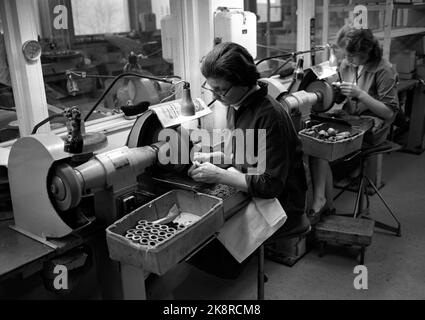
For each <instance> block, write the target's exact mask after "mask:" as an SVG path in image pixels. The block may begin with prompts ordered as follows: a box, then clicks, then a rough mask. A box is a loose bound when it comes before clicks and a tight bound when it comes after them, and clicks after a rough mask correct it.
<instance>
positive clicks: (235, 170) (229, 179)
mask: <svg viewBox="0 0 425 320" xmlns="http://www.w3.org/2000/svg"><path fill="white" fill-rule="evenodd" d="M201 71H202V74H203V76H204V77H205V78H206V85H208V86H209V88H207V87H206V88H207V89H209V90H211V91H212V92H213V94H214V98H216V99H217V100H219V101H221V102H222V103H223V104H225V105H227V106H228V107H229V112H228V114H229V115H232V116H231V117H230V116H229V118H231V119H232V122H233V123H231V124H230V126H232V127H234V128H235V129H240V130H243V131H244V132H246V130H249V129H256V130H257V129H265V132H266V142H265V148H264V150H265V154H263V155H258V156H259V157H260V158H261V156H264V159H265V170H264V172H263V173H258V174H249V172H250V169H252V168H253V165H251V164H249V163H247V162H246V161H245V163H239V162H238V163H237V161H236V160H237V159H238V158H239V157H238V156H237V154H238V148H243V149H244V148H245V146H243V145H237V146H236V145H234V146H233V148H234V149H233V154H234V155H236V156H234V157H233V165H232V167H231V168H229V169H227V170H226V169H223V168H220V167H218V166H216V165H214V164H212V163H211V162H208V160H209V159H210V155H209V154H207V155H205V154H200V155H198V156H197V157H196V158H195V159H194V160H195V161H197V162H199V163H197V164H196V165H194V166H193V167H192V168H191V169H190V170H189V175H190V176H191V177H192V178H193V179H194V180H195V181H198V182H204V183H220V184H225V185H229V186H231V187H234V188H236V189H238V190H240V191H243V192H246V193H248V194H249V195H251V196H252V197H256V198H263V199H273V198H277V199H278V201H279V202H280V204H281V206H282V207H283V209H284V210H285V212H286V214H287V217H288V219H287V221H286V223H285V224H284V225H283V227H282V228H281V229H280V230H278V231H277V233H290V232H292V231H296V230H297V231H300V232H304V231H305V230H308V229H309V227H310V225H309V222H308V219H307V217H306V214H305V204H306V202H305V200H306V190H307V184H306V177H305V171H304V165H303V161H302V148H301V142H300V140H299V138H298V136H297V133H296V131H295V129H294V126H293V124H292V121H291V118H290V117H289V115H288V114H287V112H286V111H285V110H284V108H283V107H282V105H281V104H279V103H278V102H277V101H276V100H275V99H273V98H272V97H271V96H269V95H268V94H267V85H266V84H264V83H262V82H259V81H258V79H259V77H260V75H259V73H258V71H257V68H256V66H255V63H254V59H253V57H252V56H251V55H250V54H249V52H248V51H247V50H246V49H245V48H244V47H242V46H240V45H238V44H235V43H222V44H219V45H217V46H216V47H215V48H214V49H213V50H212V51H211V52H210V53H209V54H208V55H207V56H206V57H205V59H204V61H203V63H202V67H201ZM239 151H241V150H239ZM244 160H246V159H244ZM192 262H193V264H195V265H196V266H198V267H200V268H201V269H204V270H206V271H209V272H212V273H215V274H217V275H220V276H222V277H230V278H234V277H235V276H237V274H238V270H239V269H240V268H239V266H238V263H237V261H236V260H235V259H233V257H232V256H231V255H230V254H229V253H227V251H226V250H225V249H224V247H223V246H222V245H221V243H219V242H218V241H216V242H215V243H212V244H210V245H209V247H207V248H205V249H204V250H202V251H201V252H200V253H198V254H197V255H196V256H195V257H194V258H193V259H192ZM207 269H208V270H207ZM220 270H221V271H220Z"/></svg>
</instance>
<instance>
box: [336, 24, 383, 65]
mask: <svg viewBox="0 0 425 320" xmlns="http://www.w3.org/2000/svg"><path fill="white" fill-rule="evenodd" d="M337 45H338V46H339V47H340V48H344V49H345V50H347V52H348V53H351V54H367V55H368V56H369V61H370V62H379V61H381V59H382V48H381V45H380V44H379V41H378V39H377V38H376V37H375V36H374V35H373V33H372V31H371V30H370V29H356V28H354V27H351V26H344V27H343V28H342V29H341V30H339V32H338V34H337Z"/></svg>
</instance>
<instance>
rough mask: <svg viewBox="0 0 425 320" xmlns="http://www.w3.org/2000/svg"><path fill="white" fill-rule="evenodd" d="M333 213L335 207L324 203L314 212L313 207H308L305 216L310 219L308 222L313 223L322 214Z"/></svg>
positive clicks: (315, 222) (328, 214)
mask: <svg viewBox="0 0 425 320" xmlns="http://www.w3.org/2000/svg"><path fill="white" fill-rule="evenodd" d="M335 213H336V210H335V208H329V206H328V205H327V204H325V205H324V206H323V207H322V209H320V210H319V211H316V212H315V211H314V210H313V209H310V210H309V211H308V213H307V217H308V218H309V219H310V223H311V224H312V225H315V224H317V223H318V222H319V221H320V218H321V217H322V216H330V215H334V214H335Z"/></svg>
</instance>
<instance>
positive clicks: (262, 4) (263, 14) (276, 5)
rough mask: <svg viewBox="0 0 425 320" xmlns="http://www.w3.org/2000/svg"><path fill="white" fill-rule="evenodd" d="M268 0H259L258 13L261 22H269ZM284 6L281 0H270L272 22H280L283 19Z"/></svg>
mask: <svg viewBox="0 0 425 320" xmlns="http://www.w3.org/2000/svg"><path fill="white" fill-rule="evenodd" d="M267 10H268V8H267V0H258V1H257V15H258V16H259V20H258V22H259V23H262V22H267ZM281 15H282V8H281V7H280V0H270V22H279V21H280V20H281Z"/></svg>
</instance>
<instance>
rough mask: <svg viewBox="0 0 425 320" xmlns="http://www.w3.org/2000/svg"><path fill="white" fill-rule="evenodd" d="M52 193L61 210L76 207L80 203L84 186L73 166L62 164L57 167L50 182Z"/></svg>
mask: <svg viewBox="0 0 425 320" xmlns="http://www.w3.org/2000/svg"><path fill="white" fill-rule="evenodd" d="M50 194H51V195H52V196H53V198H54V200H55V203H56V205H57V206H58V208H59V209H60V210H61V211H67V210H69V209H72V208H75V207H76V206H77V205H78V204H79V203H80V201H81V194H82V188H81V184H80V181H79V180H78V178H77V176H76V175H75V172H74V169H73V168H72V167H71V166H69V165H67V164H62V165H59V166H58V167H57V168H56V171H55V174H54V176H53V177H52V181H51V184H50Z"/></svg>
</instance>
